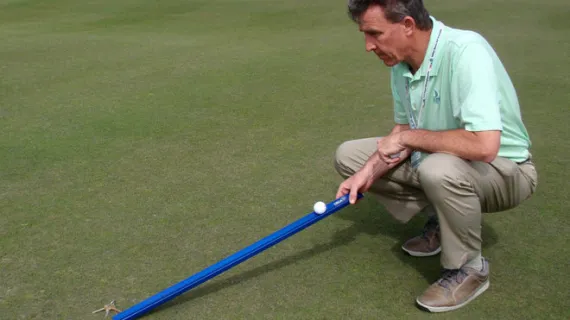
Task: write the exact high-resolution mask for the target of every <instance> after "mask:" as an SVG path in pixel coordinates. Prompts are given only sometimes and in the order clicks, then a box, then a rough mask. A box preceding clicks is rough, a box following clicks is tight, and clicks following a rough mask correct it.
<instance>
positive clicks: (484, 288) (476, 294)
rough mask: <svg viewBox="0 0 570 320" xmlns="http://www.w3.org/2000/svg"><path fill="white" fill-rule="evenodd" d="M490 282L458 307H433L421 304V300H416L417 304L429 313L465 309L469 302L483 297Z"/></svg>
mask: <svg viewBox="0 0 570 320" xmlns="http://www.w3.org/2000/svg"><path fill="white" fill-rule="evenodd" d="M489 284H490V283H489V280H487V281H486V282H485V283H484V284H483V285H482V286H480V287H479V289H477V291H475V293H474V294H473V295H472V296H471V297H469V299H467V300H465V301H464V302H463V303H461V304H458V305H456V306H450V307H431V306H428V305H425V304H423V303H421V302H420V301H419V299H416V303H417V304H418V305H419V306H420V307H421V308H422V309H424V310H426V311H429V312H446V311H453V310H457V309H459V308H461V307H464V306H465V305H467V304H468V303H469V302H471V301H473V300H474V299H475V298H477V297H478V296H479V295H481V294H482V293H483V292H485V291H486V290H487V289H489Z"/></svg>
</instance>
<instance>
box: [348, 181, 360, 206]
mask: <svg viewBox="0 0 570 320" xmlns="http://www.w3.org/2000/svg"><path fill="white" fill-rule="evenodd" d="M357 196H358V187H356V185H355V184H353V185H352V188H350V195H349V196H348V201H349V202H350V204H355V203H356V200H357Z"/></svg>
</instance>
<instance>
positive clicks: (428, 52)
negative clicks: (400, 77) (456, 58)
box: [400, 16, 444, 80]
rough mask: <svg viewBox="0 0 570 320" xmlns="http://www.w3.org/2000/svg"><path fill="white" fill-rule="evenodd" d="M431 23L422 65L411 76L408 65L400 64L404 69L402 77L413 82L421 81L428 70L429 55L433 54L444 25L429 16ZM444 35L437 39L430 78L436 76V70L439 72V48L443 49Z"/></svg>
mask: <svg viewBox="0 0 570 320" xmlns="http://www.w3.org/2000/svg"><path fill="white" fill-rule="evenodd" d="M430 19H431V21H432V22H433V27H432V30H431V35H430V38H429V44H428V48H427V50H426V53H425V56H424V60H423V62H422V65H421V66H420V68H419V69H418V71H417V72H416V73H415V74H412V72H411V71H410V69H409V67H408V64H407V63H405V62H401V63H400V64H401V67H402V68H405V70H406V71H405V72H404V77H407V78H410V79H413V80H417V79H421V78H422V77H425V76H426V74H427V71H428V68H429V63H430V61H429V60H430V58H431V54H432V52H433V49H434V47H435V44H436V42H437V37H438V35H439V33H440V31H443V27H444V24H443V23H442V22H440V21H437V20H436V19H435V18H434V17H431V16H430ZM443 38H444V35H443V33H442V34H441V37H440V38H439V43H438V45H437V49H436V52H435V56H434V60H433V67H432V69H431V72H430V73H429V75H430V77H431V76H437V73H438V70H439V65H440V62H441V56H442V55H441V48H442V47H443V43H442V42H443V40H444V39H443Z"/></svg>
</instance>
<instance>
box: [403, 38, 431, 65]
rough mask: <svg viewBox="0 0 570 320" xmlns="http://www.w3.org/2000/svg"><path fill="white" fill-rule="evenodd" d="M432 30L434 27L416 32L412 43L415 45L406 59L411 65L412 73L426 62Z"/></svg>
mask: <svg viewBox="0 0 570 320" xmlns="http://www.w3.org/2000/svg"><path fill="white" fill-rule="evenodd" d="M432 31H433V28H432V29H430V30H427V31H422V30H418V33H416V34H415V36H414V38H415V39H414V40H412V43H414V45H413V46H412V48H411V49H410V53H409V54H408V57H407V58H406V60H405V61H406V63H407V64H408V65H409V66H410V71H411V72H412V74H415V73H416V72H417V71H418V70H419V69H420V67H421V66H422V63H423V62H424V58H425V56H426V53H427V50H428V47H429V40H430V37H431V32H432Z"/></svg>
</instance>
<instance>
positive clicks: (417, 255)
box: [402, 246, 441, 257]
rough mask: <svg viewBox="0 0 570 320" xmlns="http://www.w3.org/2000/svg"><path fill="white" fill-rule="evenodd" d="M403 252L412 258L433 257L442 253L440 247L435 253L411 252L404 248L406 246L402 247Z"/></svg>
mask: <svg viewBox="0 0 570 320" xmlns="http://www.w3.org/2000/svg"><path fill="white" fill-rule="evenodd" d="M402 250H404V251H406V252H407V253H408V254H409V255H410V256H413V257H431V256H435V255H437V254H439V253H440V252H441V247H438V248H437V249H436V250H435V251H432V252H420V251H411V250H408V249H406V248H404V246H402Z"/></svg>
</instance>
